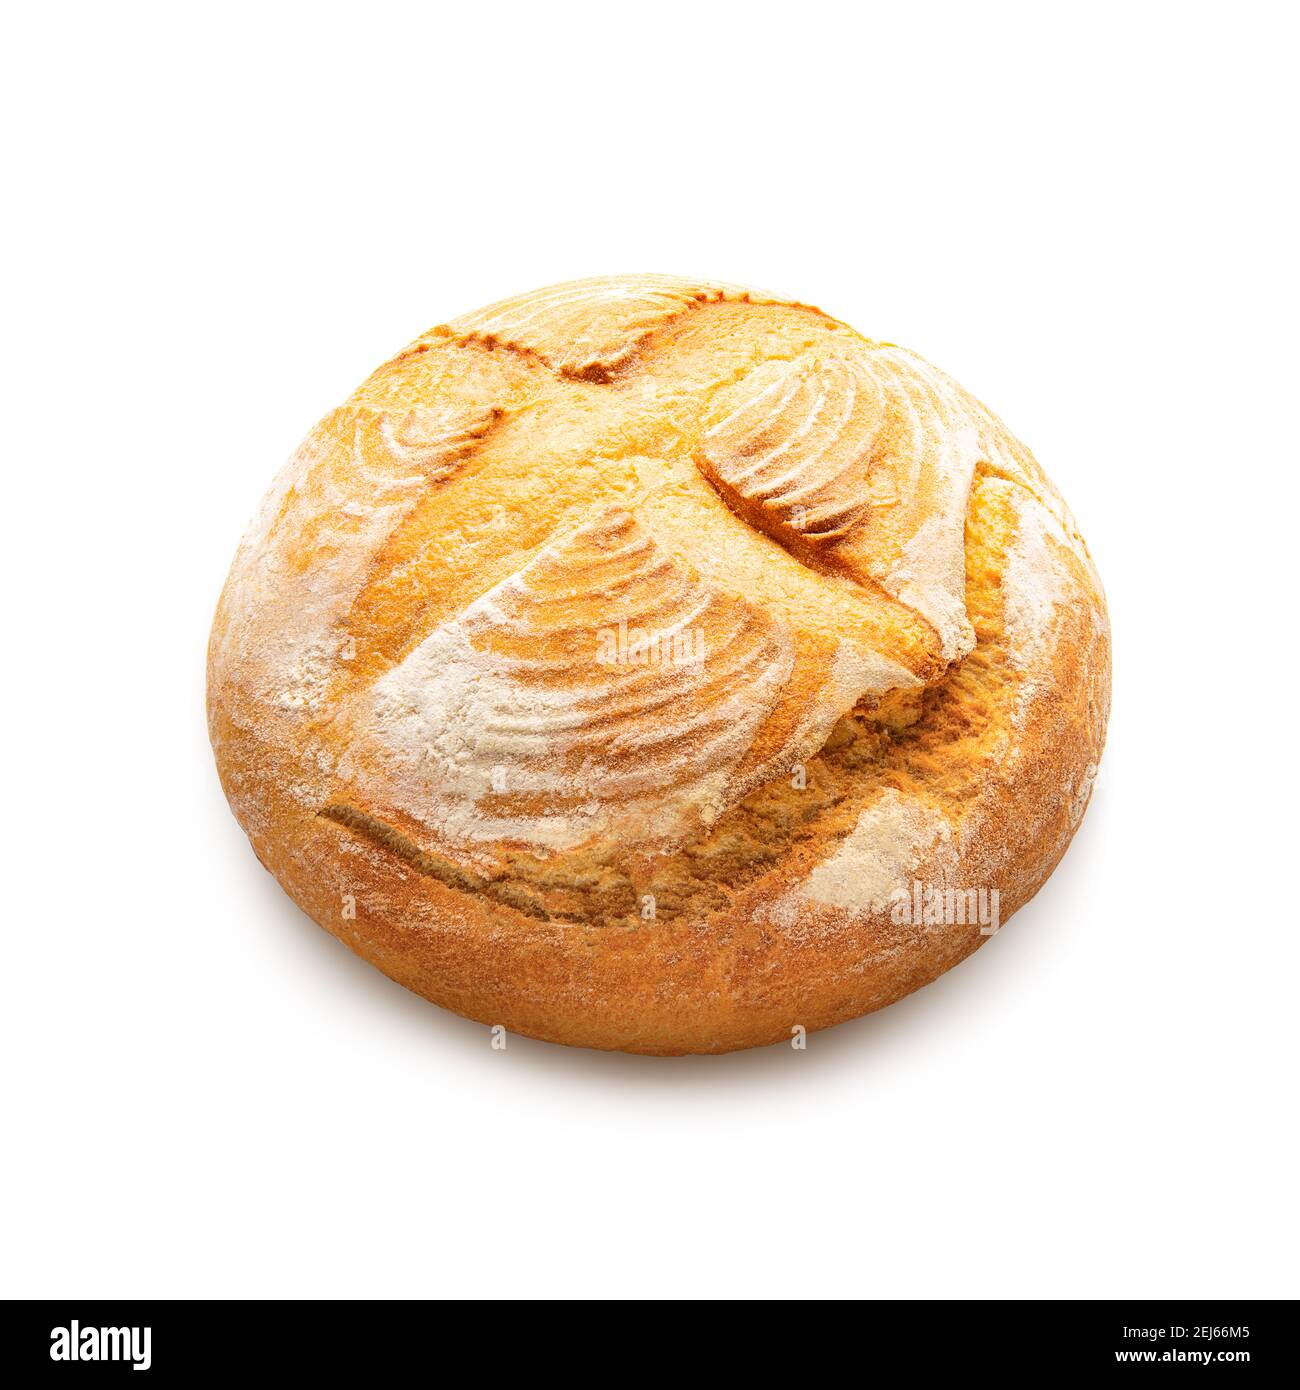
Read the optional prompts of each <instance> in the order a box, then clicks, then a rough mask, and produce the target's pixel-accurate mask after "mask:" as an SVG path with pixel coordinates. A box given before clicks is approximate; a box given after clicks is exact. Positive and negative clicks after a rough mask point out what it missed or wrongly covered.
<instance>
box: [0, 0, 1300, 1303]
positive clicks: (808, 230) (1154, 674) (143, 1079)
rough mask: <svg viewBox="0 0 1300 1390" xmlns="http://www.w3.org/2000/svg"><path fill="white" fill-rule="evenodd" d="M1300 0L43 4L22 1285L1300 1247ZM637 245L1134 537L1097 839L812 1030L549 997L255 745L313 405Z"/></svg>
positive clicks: (769, 1290)
mask: <svg viewBox="0 0 1300 1390" xmlns="http://www.w3.org/2000/svg"><path fill="white" fill-rule="evenodd" d="M16 8H17V7H16ZM1285 13H1286V12H1285V10H1284V8H1283V7H1281V6H1279V7H1277V8H1276V9H1272V8H1267V7H1264V6H1254V5H1242V4H1234V5H1226V4H1225V5H1222V6H1218V7H1214V8H1201V7H1198V6H1189V5H1178V6H1172V7H1170V8H1168V9H1165V8H1163V7H1157V6H1150V5H1142V4H1137V5H1133V4H1126V5H1123V6H1117V7H1108V6H1099V5H1090V6H1087V7H1083V6H1079V7H1073V8H1072V9H1071V10H1069V11H1066V10H1065V9H1064V8H1063V7H1056V6H1039V5H1034V6H1026V7H1023V8H1020V7H1017V8H1007V7H1004V6H1001V5H998V6H988V5H979V4H975V5H960V6H956V5H954V6H951V7H948V6H915V7H914V6H903V5H893V4H891V5H889V6H885V7H879V6H871V5H863V6H857V5H847V4H846V5H823V4H816V3H810V0H799V3H789V4H784V5H781V6H779V7H776V6H764V5H752V4H751V5H743V6H742V5H735V6H732V5H716V4H715V5H711V4H706V3H703V0H699V3H693V4H689V5H671V4H657V5H653V6H651V5H641V6H614V5H608V4H601V5H590V6H587V5H581V6H579V5H565V4H557V5H554V6H551V5H528V6H520V7H518V8H513V7H507V6H501V5H493V6H486V5H484V6H470V5H464V6H456V7H437V6H434V5H430V4H421V5H413V6H410V7H404V6H391V5H385V4H377V3H373V2H372V0H367V3H356V4H354V5H350V6H328V5H326V6H321V5H311V6H303V7H302V8H296V7H295V8H290V7H285V6H279V5H274V4H259V5H256V6H249V7H244V6H238V5H235V6H230V5H226V6H220V7H218V6H212V7H210V8H207V9H205V10H203V11H200V10H199V8H198V7H194V6H162V5H159V6H156V7H154V6H148V7H146V6H141V5H131V4H126V5H120V6H119V5H114V6H99V5H96V6H89V5H87V6H85V7H84V8H79V7H75V6H68V7H64V6H51V7H39V8H38V7H36V6H27V7H22V8H21V12H13V11H11V13H10V17H9V18H8V19H7V20H6V21H5V23H4V28H5V33H4V36H3V37H4V41H3V44H2V45H0V48H2V50H3V57H2V58H0V63H2V64H3V71H2V73H0V78H2V80H0V102H2V103H3V112H2V113H0V114H2V115H3V129H4V143H5V151H4V164H5V169H4V179H3V192H4V196H5V200H6V203H7V210H6V212H5V215H4V219H3V223H2V224H0V238H3V241H4V253H3V260H2V262H0V263H2V264H3V274H4V307H3V327H4V335H3V336H4V354H5V360H4V363H3V377H2V379H3V381H4V387H5V394H6V401H5V445H4V508H5V512H4V514H5V519H6V526H5V543H4V547H3V555H4V565H5V596H6V621H5V624H4V626H5V629H6V631H5V642H4V644H3V651H4V661H5V675H4V680H3V699H4V711H3V714H4V723H3V727H4V729H5V731H6V744H7V757H6V768H5V772H6V776H5V787H6V795H5V797H4V811H3V814H4V816H5V821H6V827H5V838H4V845H5V850H6V860H7V866H6V869H5V874H4V889H5V891H4V896H3V903H4V907H3V957H2V962H3V963H2V965H0V970H2V972H3V974H2V978H0V1010H2V1014H0V1028H2V1029H3V1034H2V1036H0V1046H2V1047H3V1053H2V1054H0V1055H2V1056H3V1069H4V1075H3V1131H4V1134H3V1146H2V1148H0V1201H2V1202H3V1208H4V1211H3V1234H2V1236H0V1292H3V1293H4V1294H8V1295H33V1296H34V1295H79V1296H85V1295H89V1294H95V1295H122V1296H132V1295H176V1296H191V1295H193V1296H197V1295H370V1296H381V1295H411V1296H415V1295H449V1294H450V1295H457V1294H492V1293H498V1294H547V1295H576V1294H605V1295H647V1294H649V1295H715V1294H734V1295H756V1294H777V1295H780V1294H795V1295H802V1294H810V1295H811V1294H816V1295H824V1294H832V1295H882V1296H898V1295H932V1296H978V1297H1001V1296H1008V1295H1030V1296H1051V1297H1056V1296H1066V1295H1083V1296H1094V1297H1099V1296H1117V1297H1118V1296H1129V1295H1136V1296H1148V1295H1150V1296H1156V1295H1160V1296H1170V1297H1177V1296H1183V1295H1188V1296H1191V1295H1265V1296H1280V1295H1289V1296H1295V1295H1297V1294H1300V1287H1298V1281H1297V1276H1296V1265H1295V1248H1296V1239H1297V1229H1296V1215H1297V1213H1296V1190H1297V1185H1296V1180H1295V1171H1296V1170H1295V1164H1296V1152H1295V1137H1296V1136H1295V1127H1296V1118H1295V1112H1296V1104H1295V1099H1296V1097H1295V1067H1296V1060H1297V1055H1296V1023H1295V1019H1296V1004H1295V999H1296V967H1297V948H1296V939H1297V922H1298V919H1300V913H1298V912H1297V889H1296V887H1295V882H1294V880H1293V878H1292V872H1291V871H1292V866H1293V864H1294V862H1295V858H1296V856H1295V852H1294V849H1293V838H1294V831H1295V801H1296V786H1297V781H1296V769H1295V766H1294V756H1293V746H1292V745H1293V740H1294V736H1295V728H1296V693H1295V656H1294V653H1295V646H1296V633H1295V594H1294V581H1293V575H1294V568H1295V553H1294V552H1295V550H1296V548H1297V545H1298V544H1300V538H1297V536H1296V526H1295V516H1296V470H1297V463H1298V462H1300V460H1298V458H1297V428H1296V425H1297V411H1296V383H1297V354H1296V341H1297V308H1298V307H1300V306H1298V304H1297V295H1296V278H1295V271H1294V265H1295V245H1296V241H1297V231H1298V228H1297V223H1296V218H1295V215H1294V214H1295V208H1294V205H1293V202H1292V199H1293V197H1294V191H1295V183H1296V180H1295V143H1294V136H1295V121H1296V115H1297V112H1296V107H1295V103H1294V101H1293V99H1292V97H1291V95H1290V94H1289V91H1288V89H1293V88H1294V71H1293V55H1294V52H1295V38H1296V35H1295V34H1294V33H1292V32H1289V22H1288V21H1287V19H1286V18H1285ZM623 270H653V271H665V272H674V273H681V274H699V275H706V276H714V277H719V278H722V279H726V280H732V281H742V282H751V283H754V284H758V285H760V286H764V287H768V288H771V289H776V290H782V291H786V292H789V293H793V294H796V295H798V296H799V297H801V298H803V299H805V300H807V301H810V302H813V303H817V304H820V305H822V306H823V307H825V308H827V309H829V310H831V311H832V312H833V313H835V314H836V315H837V316H839V317H842V318H845V319H847V320H848V321H850V322H851V323H853V324H854V325H855V326H856V327H858V328H860V329H861V330H863V331H864V332H866V333H868V334H870V335H872V336H875V337H881V338H887V339H892V340H895V341H898V342H902V343H904V344H907V345H908V346H911V347H915V348H916V349H918V350H919V351H921V352H922V353H924V354H925V355H926V356H928V357H929V358H930V359H931V360H933V361H935V362H936V363H938V364H939V365H940V366H942V367H944V368H946V369H947V370H948V371H950V372H952V373H953V374H954V375H955V376H956V377H957V378H958V379H959V380H961V381H962V382H963V383H964V384H966V385H967V386H968V387H970V388H971V389H972V390H973V391H975V393H976V394H977V395H979V396H981V397H982V398H984V399H985V400H986V401H988V402H989V403H990V404H991V405H992V406H993V408H994V409H995V410H997V411H998V412H999V413H1001V414H1002V415H1003V417H1004V418H1005V419H1006V420H1007V421H1008V422H1009V424H1010V425H1011V427H1012V428H1013V429H1014V430H1015V431H1016V432H1017V433H1018V434H1019V435H1020V436H1021V437H1022V438H1023V439H1025V440H1026V442H1028V443H1029V444H1030V446H1031V447H1032V448H1033V449H1034V450H1035V451H1036V453H1037V454H1038V456H1039V458H1040V459H1041V460H1042V461H1043V463H1044V464H1045V466H1046V467H1047V469H1048V471H1049V472H1050V473H1051V474H1052V475H1053V477H1054V478H1055V480H1056V482H1057V483H1058V485H1059V486H1060V487H1061V489H1062V491H1063V492H1064V494H1065V496H1066V497H1067V499H1068V500H1069V502H1070V504H1071V506H1072V507H1073V509H1074V511H1075V513H1076V515H1077V517H1078V520H1079V522H1080V524H1081V526H1082V528H1083V531H1084V533H1085V535H1086V536H1087V537H1088V538H1089V540H1090V543H1091V547H1092V550H1093V553H1094V555H1095V557H1096V560H1097V563H1098V565H1099V567H1100V570H1101V573H1102V576H1103V578H1104V580H1105V581H1106V585H1107V589H1108V595H1109V600H1110V605H1111V613H1112V619H1113V623H1114V635H1115V690H1114V714H1113V720H1112V726H1111V735H1110V741H1109V745H1108V748H1107V752H1106V757H1105V761H1104V764H1103V768H1102V775H1101V778H1100V781H1099V784H1098V787H1097V792H1096V797H1095V800H1094V803H1093V806H1092V809H1091V810H1090V812H1089V814H1088V816H1087V818H1086V820H1085V822H1084V825H1083V827H1082V829H1081V831H1080V833H1079V835H1078V836H1077V838H1076V840H1075V843H1074V846H1073V848H1072V849H1071V850H1070V852H1069V854H1068V856H1067V858H1066V860H1065V862H1064V863H1063V864H1062V866H1061V868H1060V870H1059V871H1058V872H1057V873H1056V875H1055V876H1054V877H1053V878H1052V879H1051V881H1050V882H1049V883H1048V884H1047V886H1046V887H1045V888H1044V889H1043V891H1042V892H1041V893H1040V894H1039V895H1038V897H1037V899H1036V900H1035V901H1034V902H1033V903H1032V904H1031V905H1030V906H1029V907H1028V908H1026V909H1025V910H1024V911H1023V912H1022V913H1020V914H1019V915H1018V916H1017V918H1016V919H1015V920H1014V922H1012V923H1011V924H1010V926H1009V927H1008V928H1007V929H1006V930H1005V931H1003V932H1002V933H1001V934H1000V935H999V936H997V937H996V938H995V939H994V940H993V941H992V942H991V943H990V944H989V945H988V946H987V947H986V949H984V950H982V951H981V952H979V953H978V955H976V956H975V957H974V958H972V959H971V960H970V961H969V962H967V963H966V964H964V965H962V966H961V967H959V968H958V969H957V970H956V971H954V972H953V973H952V974H950V975H948V976H946V977H945V978H944V979H942V980H940V981H939V982H938V983H936V984H934V985H932V986H931V987H930V988H928V989H926V990H924V991H922V992H921V993H920V994H918V995H915V996H913V997H912V998H911V999H909V1000H906V1001H904V1002H903V1003H900V1004H898V1005H896V1006H895V1007H893V1008H891V1009H889V1010H887V1011H885V1012H884V1013H881V1014H878V1015H876V1016H874V1017H871V1018H868V1019H865V1020H862V1021H859V1022H857V1023H853V1024H849V1025H846V1026H843V1027H840V1028H838V1029H836V1030H833V1031H832V1032H830V1033H826V1034H820V1035H815V1036H813V1037H812V1038H811V1039H810V1043H809V1047H808V1050H807V1051H806V1052H804V1053H796V1052H793V1051H791V1050H790V1049H789V1048H787V1047H777V1048H774V1049H768V1050H766V1051H763V1052H757V1053H750V1054H743V1055H736V1056H731V1057H724V1058H704V1059H698V1058H697V1059H687V1060H676V1061H673V1060H653V1059H638V1058H630V1057H623V1056H603V1055H597V1054H592V1053H584V1052H577V1051H571V1050H567V1049H563V1048H558V1047H552V1046H548V1045H544V1044H540V1043H533V1042H529V1041H527V1040H524V1039H518V1038H515V1039H511V1040H510V1043H509V1047H508V1049H507V1051H506V1052H504V1053H501V1052H496V1051H493V1050H492V1049H491V1048H490V1046H489V1034H488V1032H487V1030H486V1029H484V1028H482V1027H480V1026H478V1025H476V1024H473V1023H469V1022H466V1021H464V1020H462V1019H459V1018H455V1017H453V1016H451V1015H448V1014H445V1013H442V1012H440V1011H439V1010H437V1009H435V1008H433V1007H432V1006H429V1005H426V1004H424V1003H423V1002H421V1001H420V1000H418V999H416V998H415V997H414V996H411V995H408V994H406V993H405V992H403V991H402V990H401V989H400V988H398V987H397V986H396V985H394V984H391V983H390V982H388V981H387V980H386V979H384V978H383V977H382V976H381V975H379V974H378V973H377V972H376V971H374V970H373V969H371V968H370V967H369V966H367V965H365V964H364V963H362V962H361V961H360V960H357V959H355V958H353V957H352V956H351V955H349V954H348V952H347V951H346V950H345V949H344V948H343V947H342V946H340V945H338V944H336V943H335V942H334V941H333V939H332V938H330V937H329V936H327V935H326V934H325V933H324V932H322V931H321V930H319V929H318V928H317V927H315V926H314V925H313V924H312V923H311V922H309V921H308V920H307V919H306V918H305V917H304V916H302V915H301V914H300V913H299V912H298V911H297V909H295V908H294V907H293V906H292V905H291V904H290V903H289V902H288V900H287V899H286V898H285V897H284V896H283V895H282V894H281V892H280V891H279V889H278V888H277V887H276V885H275V883H274V882H273V881H272V880H271V879H270V877H269V876H268V875H267V874H265V873H264V872H263V871H262V870H261V869H260V868H259V866H258V865H257V863H256V862H255V860H254V858H253V855H252V853H251V852H250V851H249V849H248V846H247V844H246V842H245V840H244V837H243V835H242V833H241V832H240V830H239V828H238V827H237V825H236V824H235V822H234V820H233V819H232V817H231V816H230V814H229V812H228V811H227V809H226V806H225V803H224V801H223V798H222V795H221V792H220V789H219V787H218V784H217V779H216V776H215V773H214V771H213V768H212V760H211V756H210V753H209V750H208V748H207V741H206V732H205V728H204V720H203V660H204V647H205V642H206V637H207V628H208V624H209V622H210V619H211V612H212V608H213V605H214V603H215V601H216V598H217V594H218V592H219V589H220V586H221V583H222V580H223V578H224V575H225V570H226V567H227V565H228V564H229V562H230V559H231V556H232V554H233V552H234V548H235V544H236V541H237V540H238V538H239V536H240V534H241V532H242V530H243V527H244V525H245V523H246V522H247V519H248V517H249V516H250V515H251V514H252V512H253V511H254V509H255V507H256V505H257V503H258V500H259V498H260V497H261V494H262V493H263V491H264V490H265V488H266V487H267V485H268V484H269V482H270V480H271V477H272V475H273V473H274V472H275V470H276V469H277V468H278V467H279V465H280V463H281V462H282V461H283V459H284V458H285V457H287V456H288V454H289V453H290V452H291V451H292V450H293V448H294V447H295V445H296V444H297V442H298V440H299V439H300V438H301V437H302V435H303V434H304V433H305V432H306V431H307V429H308V428H309V427H310V426H311V425H312V424H313V423H314V421H315V420H316V419H317V418H318V417H319V416H320V415H322V414H323V413H324V412H325V411H326V410H328V409H329V408H331V407H332V406H334V405H335V404H337V403H338V402H340V401H341V400H342V399H343V398H344V397H345V396H346V395H347V394H348V393H349V392H350V391H351V390H352V389H353V387H354V386H355V385H356V384H357V383H358V382H359V381H360V380H361V379H362V378H363V377H364V376H365V375H366V374H367V373H368V372H369V371H370V370H371V369H372V368H373V367H374V366H376V365H377V364H378V363H379V362H381V361H382V360H384V359H385V358H387V357H388V356H390V355H391V354H392V353H393V352H394V351H396V350H397V349H399V348H400V347H402V346H403V345H404V344H405V343H406V342H408V341H409V340H410V339H411V338H413V337H414V336H416V335H417V334H418V333H419V332H421V331H422V330H424V329H426V328H428V327H429V326H430V325H432V324H434V323H438V322H442V321H444V320H445V319H447V318H449V317H451V316H453V315H455V314H457V313H459V312H461V311H463V310H467V309H469V308H472V307H474V306H477V305H479V304H481V303H485V302H488V301H490V300H493V299H496V298H499V297H501V296H503V295H506V294H509V293H513V292H515V291H519V290H524V289H528V288H531V287H534V286H537V285H543V284H546V283H549V282H552V281H557V280H562V279H567V278H570V277H575V276H581V275H591V274H599V273H606V272H616V271H623Z"/></svg>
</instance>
